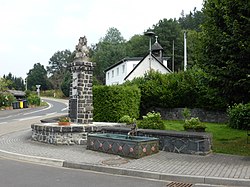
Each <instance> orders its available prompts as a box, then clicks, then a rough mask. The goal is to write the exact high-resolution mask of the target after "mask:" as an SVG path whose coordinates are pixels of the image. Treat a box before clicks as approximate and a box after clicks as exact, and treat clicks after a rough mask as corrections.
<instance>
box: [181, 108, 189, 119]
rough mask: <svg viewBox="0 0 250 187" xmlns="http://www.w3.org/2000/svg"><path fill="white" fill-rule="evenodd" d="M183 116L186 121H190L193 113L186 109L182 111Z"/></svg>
mask: <svg viewBox="0 0 250 187" xmlns="http://www.w3.org/2000/svg"><path fill="white" fill-rule="evenodd" d="M182 115H183V117H184V119H185V120H187V119H190V117H191V111H190V110H189V109H188V108H186V107H185V108H184V109H183V111H182Z"/></svg>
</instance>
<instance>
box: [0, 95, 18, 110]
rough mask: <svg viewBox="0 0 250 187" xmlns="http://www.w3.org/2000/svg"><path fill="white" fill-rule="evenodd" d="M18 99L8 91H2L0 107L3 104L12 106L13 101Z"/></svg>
mask: <svg viewBox="0 0 250 187" xmlns="http://www.w3.org/2000/svg"><path fill="white" fill-rule="evenodd" d="M15 100H16V98H15V97H14V96H13V95H12V94H11V93H7V92H3V93H0V107H1V106H7V107H9V106H11V105H12V103H13V102H14V101H15Z"/></svg>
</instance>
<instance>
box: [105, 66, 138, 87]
mask: <svg viewBox="0 0 250 187" xmlns="http://www.w3.org/2000/svg"><path fill="white" fill-rule="evenodd" d="M138 63H139V61H124V62H123V63H121V64H119V65H118V66H116V67H114V68H112V69H110V70H109V71H107V72H106V85H116V84H122V83H124V82H125V81H124V78H125V77H126V76H127V75H128V74H129V73H130V72H131V71H132V70H133V69H134V68H133V67H134V65H137V64H138ZM123 66H124V71H123ZM117 68H118V69H119V73H118V74H117ZM112 72H114V73H112Z"/></svg>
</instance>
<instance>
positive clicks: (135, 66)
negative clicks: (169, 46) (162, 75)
mask: <svg viewBox="0 0 250 187" xmlns="http://www.w3.org/2000/svg"><path fill="white" fill-rule="evenodd" d="M148 55H149V53H148V54H147V55H146V56H144V57H143V59H141V61H140V62H139V63H138V64H137V65H136V66H135V67H134V69H133V70H132V71H131V72H130V73H129V74H128V75H127V76H126V77H125V78H124V80H126V79H127V78H128V77H129V76H130V75H131V74H132V72H133V71H134V70H135V69H136V68H137V67H138V66H139V65H140V64H141V63H142V61H143V60H144V59H145V58H146V57H147V56H148ZM151 56H152V57H153V58H154V59H155V60H156V61H158V62H159V63H160V64H161V65H162V66H163V67H164V68H165V69H166V70H168V71H169V72H172V71H171V70H170V69H169V68H168V67H166V66H164V65H163V63H162V62H161V61H160V60H159V59H158V58H157V57H155V56H154V55H153V54H151ZM164 59H169V57H164Z"/></svg>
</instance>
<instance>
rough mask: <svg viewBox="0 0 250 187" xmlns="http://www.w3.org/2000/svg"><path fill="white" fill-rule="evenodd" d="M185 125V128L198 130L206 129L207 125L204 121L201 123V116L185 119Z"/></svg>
mask: <svg viewBox="0 0 250 187" xmlns="http://www.w3.org/2000/svg"><path fill="white" fill-rule="evenodd" d="M183 127H184V129H185V130H188V129H193V130H198V129H205V128H206V125H205V124H204V123H201V121H200V119H199V118H190V119H186V120H185V123H184V125H183Z"/></svg>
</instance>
